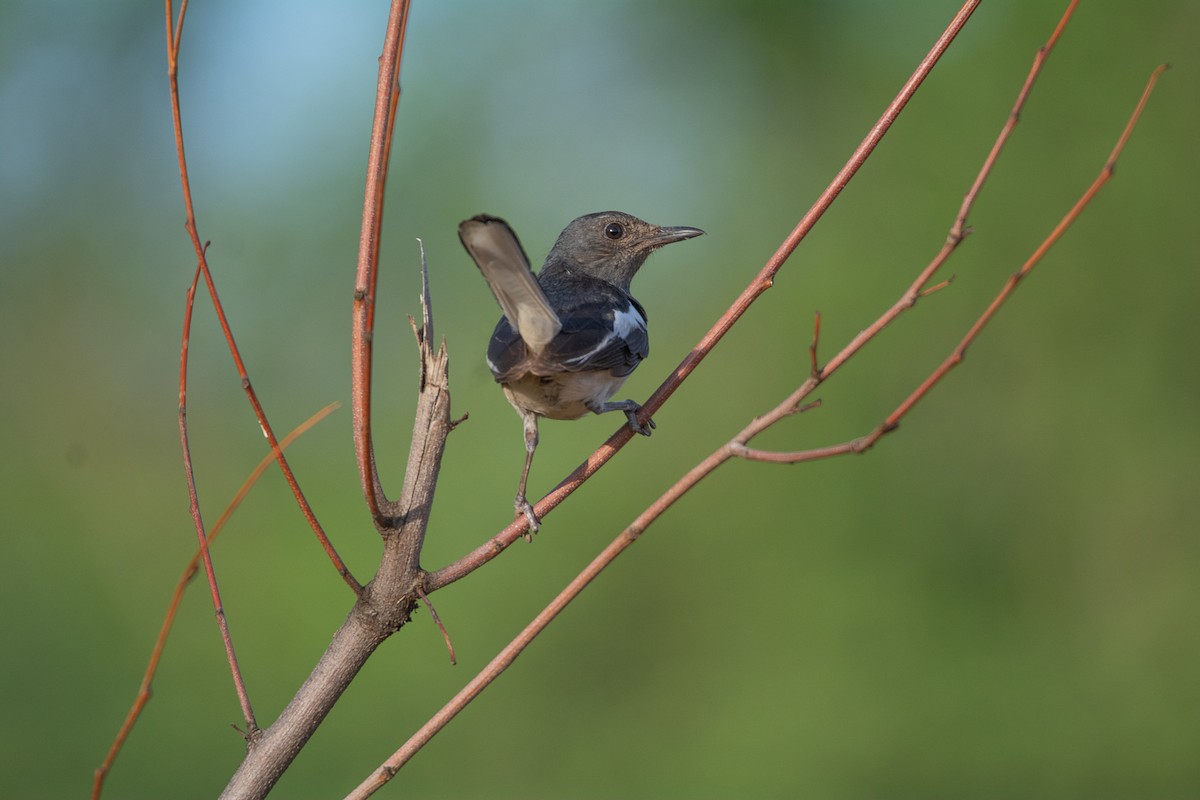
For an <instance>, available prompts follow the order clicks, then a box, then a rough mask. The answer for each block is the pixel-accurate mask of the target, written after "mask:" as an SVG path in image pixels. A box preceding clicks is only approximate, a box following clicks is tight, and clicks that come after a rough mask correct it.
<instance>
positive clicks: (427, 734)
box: [347, 3, 1165, 800]
mask: <svg viewBox="0 0 1200 800" xmlns="http://www.w3.org/2000/svg"><path fill="white" fill-rule="evenodd" d="M1074 5H1075V4H1074V3H1072V4H1071V6H1070V7H1069V8H1068V10H1067V12H1066V14H1064V17H1063V20H1062V21H1061V22H1060V23H1059V26H1058V28H1056V29H1055V33H1054V36H1053V38H1052V39H1051V43H1053V41H1054V40H1056V39H1057V37H1058V35H1059V34H1060V33H1061V30H1062V26H1063V25H1064V24H1065V22H1066V21H1067V20H1068V19H1069V18H1070V15H1071V13H1072V11H1073V9H1074ZM1047 51H1048V48H1043V49H1042V50H1040V51H1039V56H1038V59H1037V61H1036V62H1035V66H1034V69H1033V71H1032V73H1031V76H1036V74H1037V72H1038V71H1039V70H1040V68H1041V62H1042V61H1043V60H1044V54H1045V52H1047ZM1164 69H1165V67H1159V68H1158V69H1156V70H1155V71H1154V73H1153V74H1152V75H1151V77H1150V80H1149V82H1148V84H1147V86H1146V89H1145V91H1144V92H1143V94H1142V97H1141V99H1140V100H1139V102H1138V104H1137V107H1136V109H1135V110H1134V112H1133V114H1132V115H1131V117H1130V119H1129V121H1128V123H1127V124H1126V127H1125V130H1124V131H1123V133H1122V134H1121V137H1120V139H1119V140H1118V143H1117V146H1116V147H1115V148H1114V150H1113V152H1112V154H1111V155H1110V156H1109V159H1108V161H1107V162H1106V164H1105V166H1104V168H1103V170H1102V171H1101V173H1100V176H1099V177H1098V178H1097V179H1096V181H1095V182H1093V184H1092V185H1091V186H1090V187H1089V188H1088V189H1087V191H1085V192H1084V194H1083V195H1082V196H1081V198H1080V199H1079V201H1078V202H1077V203H1076V204H1075V205H1074V207H1072V209H1071V210H1070V212H1068V214H1067V215H1066V217H1064V219H1063V220H1062V222H1060V223H1059V224H1058V225H1057V226H1056V227H1055V228H1054V230H1053V231H1052V232H1051V233H1050V235H1049V236H1048V237H1047V239H1046V240H1045V241H1044V242H1043V243H1042V245H1041V246H1039V247H1038V248H1037V250H1036V251H1035V252H1034V253H1033V255H1031V256H1030V258H1029V259H1028V260H1027V261H1026V263H1025V264H1024V265H1023V266H1022V267H1021V269H1020V270H1019V271H1018V272H1017V273H1016V274H1015V275H1013V276H1012V277H1011V278H1010V279H1009V280H1008V282H1006V284H1005V285H1004V287H1003V289H1001V291H1000V293H999V295H997V297H996V299H995V300H994V301H993V302H992V303H991V305H989V306H988V308H987V309H986V310H985V311H984V313H983V314H982V315H981V317H980V318H979V320H978V321H977V322H976V323H975V324H974V325H972V326H971V328H970V329H969V330H968V332H967V334H966V335H965V336H964V338H963V339H962V341H961V342H960V343H959V345H958V346H957V347H956V348H955V349H954V351H953V352H952V354H951V356H950V357H949V358H947V360H946V361H945V362H943V364H942V365H941V366H939V367H938V368H937V369H936V370H934V372H933V373H932V374H931V375H930V377H929V378H928V379H926V380H925V381H924V382H923V383H922V384H921V385H920V387H918V389H917V390H915V391H914V392H913V393H912V395H910V396H909V398H908V399H906V400H905V401H904V402H903V403H901V404H900V406H899V407H897V409H896V410H895V411H894V412H893V413H892V414H890V415H889V416H888V418H887V419H886V420H885V421H884V422H883V423H881V424H880V425H879V426H877V427H876V428H875V429H874V430H873V431H871V433H869V434H867V435H866V436H863V437H859V438H858V439H854V440H852V441H849V442H844V443H842V444H838V445H832V446H829V447H823V448H816V449H812V450H807V451H799V452H796V453H774V452H770V451H762V450H754V449H751V448H749V447H747V445H746V443H747V442H749V441H750V440H751V439H752V438H753V437H754V436H756V435H757V434H759V433H761V432H762V431H764V430H766V429H767V428H768V427H770V426H772V425H774V424H775V423H777V422H778V421H780V420H781V419H783V418H785V417H788V416H791V415H793V414H796V413H798V412H801V411H805V410H807V409H809V408H812V407H813V405H814V404H811V403H810V404H808V405H804V404H803V401H804V399H805V398H806V397H807V396H808V395H809V394H811V392H812V391H813V390H814V389H815V388H816V387H817V386H818V385H820V384H821V383H822V382H823V381H824V380H826V379H827V377H828V375H829V374H831V373H832V371H833V370H829V369H826V370H820V369H818V368H817V366H816V365H817V358H816V352H817V344H818V338H819V334H820V317H819V316H818V317H817V322H816V324H815V327H814V336H813V342H812V345H811V347H810V352H811V354H812V364H813V369H812V374H811V375H810V376H809V378H808V379H807V380H806V381H805V382H804V383H803V384H802V385H801V386H800V387H799V388H798V389H797V390H796V391H795V392H793V393H792V394H791V395H789V396H788V397H787V398H786V399H785V400H784V401H783V402H782V403H780V404H779V405H777V406H776V407H775V408H774V409H772V410H771V411H770V412H768V413H767V414H766V415H764V416H762V417H758V418H755V419H754V420H753V421H751V423H750V424H749V425H747V426H746V427H745V428H743V430H742V431H741V432H739V433H738V434H737V436H735V437H734V438H733V439H732V440H731V441H730V442H728V443H726V444H725V445H722V446H721V447H719V448H717V450H715V451H714V452H713V453H711V454H710V455H709V456H708V457H707V458H705V459H704V460H702V461H701V462H700V463H698V464H697V465H696V466H694V467H693V468H692V469H691V470H689V471H688V472H687V474H685V475H684V476H683V477H681V478H680V479H679V480H678V481H676V482H675V484H674V485H672V486H671V487H670V488H669V489H668V490H667V491H666V492H664V493H663V494H662V495H661V496H660V497H659V498H658V499H657V500H655V501H654V502H653V503H652V504H651V505H650V506H648V507H647V508H646V509H645V510H644V511H643V512H642V513H641V514H639V515H638V517H637V518H636V519H635V520H634V521H633V522H632V523H631V524H630V525H629V526H628V527H627V528H625V529H624V530H623V531H621V533H620V534H618V535H617V537H616V538H615V539H614V540H613V541H612V542H611V543H609V545H608V546H607V547H605V548H604V550H602V551H601V552H600V553H599V554H598V555H597V556H596V557H595V558H594V559H593V560H592V562H591V563H590V564H589V565H588V566H587V567H586V568H585V569H584V570H583V571H582V572H580V573H579V575H577V576H576V577H575V579H574V580H572V581H571V582H570V583H569V584H568V585H567V587H566V588H564V589H563V590H562V592H560V593H559V595H558V596H557V597H555V598H554V599H553V600H552V601H551V602H550V604H549V605H547V606H546V608H545V609H543V610H542V612H541V613H539V614H538V615H537V616H536V617H535V618H534V619H533V621H531V622H530V623H529V624H528V625H527V626H526V627H525V629H524V630H523V631H521V633H520V634H518V635H517V637H516V638H514V639H513V640H512V641H511V642H510V643H509V644H508V645H506V646H505V647H504V649H503V650H501V651H500V653H498V654H497V655H496V657H495V658H493V659H492V661H491V662H489V663H488V665H487V666H485V667H484V668H483V669H482V670H481V671H480V672H479V673H478V674H477V675H476V676H475V677H474V678H473V679H472V680H471V681H470V682H469V683H468V684H467V685H466V686H465V687H463V689H462V690H461V691H460V692H459V693H458V694H457V695H455V696H454V698H452V699H451V700H450V701H449V702H448V703H446V705H444V706H443V707H442V709H441V710H439V711H438V712H437V713H436V714H435V715H434V716H433V717H432V718H431V719H430V720H429V721H428V722H427V723H425V725H423V726H422V727H421V728H420V730H418V731H417V732H416V733H415V734H413V736H412V737H411V738H410V739H409V740H408V741H407V742H405V743H404V745H402V746H401V747H400V748H399V749H398V750H397V751H396V752H395V753H393V754H392V755H391V756H390V757H389V758H388V759H387V760H386V761H385V762H384V763H383V764H382V765H380V766H379V767H378V768H377V769H376V770H375V771H374V772H372V773H371V775H369V776H368V777H367V778H366V779H365V780H364V781H363V782H362V783H361V784H360V785H359V786H358V787H357V788H356V789H355V790H354V791H353V792H351V793H350V794H349V795H347V800H362V798H366V797H369V796H370V795H372V794H373V793H374V792H375V791H376V790H377V789H379V788H380V787H381V786H383V785H384V784H385V783H387V782H388V781H390V780H391V778H392V777H394V776H395V774H396V773H397V772H398V771H399V769H400V768H401V767H403V766H404V764H406V763H407V762H408V761H409V760H410V759H411V758H412V757H413V756H414V755H416V753H417V752H419V751H420V749H421V748H422V747H424V745H425V744H426V743H428V742H429V741H430V740H431V739H432V738H433V737H434V736H435V735H436V734H437V733H438V732H439V731H440V730H441V729H442V728H444V727H445V726H446V725H447V724H448V723H449V722H450V720H452V719H453V718H454V717H455V716H457V715H458V713H459V712H461V711H462V710H463V709H464V708H465V707H466V706H467V704H468V703H470V702H471V700H473V699H474V698H475V697H477V696H478V695H479V693H480V692H482V691H483V690H484V689H485V688H486V687H487V686H488V685H490V684H491V683H492V682H493V681H494V680H496V678H498V677H499V676H500V674H501V673H503V672H504V670H506V669H507V668H508V667H509V666H511V665H512V663H513V662H514V661H515V660H516V658H517V656H519V655H520V654H521V652H522V651H524V649H525V648H526V647H528V646H529V644H530V643H531V642H532V641H533V640H534V638H536V637H537V635H538V634H539V633H541V632H542V631H543V630H545V628H546V627H547V626H548V625H549V624H550V623H551V622H552V621H553V620H554V619H555V617H557V616H558V614H559V613H560V612H561V611H562V610H563V609H564V608H566V606H567V605H568V604H569V603H570V602H571V601H572V600H573V599H575V598H576V597H577V596H578V595H579V594H580V593H581V592H582V591H583V590H584V588H586V587H587V586H588V585H589V584H590V583H591V582H592V581H593V580H594V579H595V578H596V577H597V576H598V575H599V574H600V573H601V572H602V571H603V570H604V569H605V568H606V567H607V566H608V565H609V564H611V563H612V562H613V561H614V560H615V559H616V557H617V556H619V555H620V554H621V553H622V552H624V551H625V550H626V549H627V548H628V547H629V546H630V545H632V544H633V543H634V542H635V541H637V540H638V538H639V537H640V536H641V535H642V533H644V532H645V531H646V529H647V528H648V527H649V526H650V525H651V524H653V522H654V521H655V520H657V519H658V517H659V516H661V515H662V513H663V512H664V511H666V509H668V508H670V507H671V506H672V505H674V504H675V503H676V502H678V501H679V499H680V498H682V497H683V495H685V494H686V493H687V492H688V491H690V490H691V489H692V488H693V487H694V486H696V485H697V484H698V483H699V482H700V481H701V480H703V479H704V478H705V477H707V476H708V475H709V474H711V473H712V472H713V471H715V470H716V469H717V468H718V467H719V466H721V465H722V464H724V463H725V462H726V461H728V460H729V459H731V458H734V457H741V458H747V459H752V460H760V461H769V462H774V463H797V462H800V461H812V460H816V459H819V458H827V457H832V456H837V455H845V454H851V453H862V452H865V451H866V450H868V449H869V448H870V447H871V446H872V445H874V444H875V442H876V441H878V440H879V439H880V438H881V437H882V436H884V435H886V434H887V433H890V432H891V431H893V430H895V429H896V427H897V426H898V425H899V422H900V419H901V418H902V417H903V416H904V415H905V414H907V413H908V412H909V411H910V410H911V409H912V407H913V406H914V405H915V404H916V403H917V402H918V401H919V400H920V399H921V398H922V397H924V396H925V395H926V394H928V392H929V391H930V390H931V389H932V388H933V386H935V385H936V384H937V383H938V382H939V381H940V380H941V378H942V377H943V376H944V375H945V374H946V373H947V372H948V371H949V370H950V369H951V368H953V366H955V365H956V364H958V363H960V362H961V360H962V355H963V353H964V352H965V350H966V347H967V346H968V345H969V344H970V343H971V342H972V341H974V339H975V338H976V337H977V336H978V334H979V332H980V331H981V330H982V328H983V326H984V325H985V324H986V323H987V321H988V320H990V319H991V317H992V316H994V315H995V313H996V312H997V311H998V310H999V308H1000V306H1001V305H1002V304H1003V303H1004V301H1005V300H1007V298H1008V297H1009V296H1011V294H1012V292H1013V291H1014V290H1015V289H1016V286H1017V284H1018V282H1019V281H1020V279H1021V278H1022V277H1024V276H1025V275H1027V274H1028V273H1029V271H1030V270H1031V269H1032V268H1033V266H1034V265H1035V264H1036V263H1037V262H1038V261H1039V260H1040V259H1041V258H1042V257H1043V256H1044V255H1045V253H1046V252H1047V251H1048V250H1049V248H1050V246H1051V245H1052V244H1053V243H1054V242H1055V241H1057V240H1058V238H1059V237H1061V235H1062V233H1063V232H1064V231H1065V230H1066V228H1067V227H1069V226H1070V224H1071V223H1072V222H1073V221H1074V220H1075V219H1076V218H1077V217H1078V215H1079V213H1080V212H1081V211H1082V210H1083V208H1085V207H1086V206H1087V204H1088V203H1089V202H1090V201H1091V199H1092V198H1093V197H1094V196H1095V195H1096V193H1097V192H1098V191H1099V189H1100V188H1101V187H1102V186H1103V185H1104V183H1106V182H1107V181H1108V180H1109V179H1110V178H1111V177H1112V174H1113V168H1114V165H1115V163H1116V159H1117V157H1118V156H1119V155H1120V152H1121V150H1122V149H1123V148H1124V146H1125V143H1126V142H1127V141H1128V139H1129V136H1130V134H1131V132H1132V130H1133V128H1134V126H1135V125H1136V124H1137V120H1138V118H1139V117H1140V115H1141V113H1142V110H1143V109H1144V107H1145V105H1146V102H1147V100H1148V99H1149V96H1150V92H1151V91H1152V89H1153V87H1154V84H1155V82H1156V81H1157V79H1158V76H1159V75H1160V74H1161V73H1162V72H1163V70H1164ZM1028 85H1029V83H1028V82H1027V86H1028ZM1026 95H1027V92H1026V91H1022V94H1021V96H1020V97H1019V98H1018V101H1017V108H1018V109H1019V108H1020V106H1021V105H1022V104H1023V103H1024V98H1025V96H1026ZM1009 132H1011V127H1010V126H1008V125H1006V127H1005V130H1004V131H1002V133H1001V136H1000V143H1001V144H1002V143H1003V140H1004V139H1005V138H1006V137H1007V136H1008V134H1009ZM995 152H997V150H996V149H995V148H994V149H993V153H995ZM994 161H995V159H994V158H993V157H991V156H989V158H988V159H987V160H986V161H985V165H984V167H983V169H982V170H981V179H979V180H977V181H976V187H978V186H980V185H982V178H984V177H986V174H987V173H988V172H989V171H990V170H991V168H992V164H993V163H994ZM977 192H978V188H973V189H972V192H970V193H969V194H968V197H969V198H972V199H973V196H974V195H975V194H977ZM964 208H969V204H965V205H964ZM960 216H961V215H960ZM926 272H929V270H928V268H927V269H926V270H924V271H923V272H922V275H925V273H926ZM927 280H928V278H926V281H927ZM934 288H937V287H934ZM889 313H891V311H890V310H889V311H888V312H885V314H884V317H886V316H887V314H889ZM884 317H881V318H880V319H883V318H884ZM872 327H873V328H875V329H876V331H878V330H882V328H883V327H884V326H883V325H879V324H877V325H875V326H872ZM868 338H869V337H868ZM859 339H860V337H856V338H855V340H854V341H852V342H851V343H850V344H849V345H847V348H846V349H847V350H848V349H851V348H853V350H852V352H851V354H853V352H857V350H858V349H861V347H862V345H863V343H864V342H860V341H859ZM845 352H846V350H843V353H845ZM846 357H848V356H846ZM844 361H845V359H844V358H843V359H842V361H841V363H844Z"/></svg>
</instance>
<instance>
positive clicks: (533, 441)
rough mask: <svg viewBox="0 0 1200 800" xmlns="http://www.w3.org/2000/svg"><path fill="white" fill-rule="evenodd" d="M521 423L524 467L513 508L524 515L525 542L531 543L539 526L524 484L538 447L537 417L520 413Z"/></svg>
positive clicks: (523, 412)
mask: <svg viewBox="0 0 1200 800" xmlns="http://www.w3.org/2000/svg"><path fill="white" fill-rule="evenodd" d="M520 413H521V421H522V422H524V423H525V467H524V468H523V469H522V470H521V482H520V483H519V484H518V485H517V496H516V497H515V498H513V507H514V508H516V510H517V513H518V514H524V515H525V519H527V520H529V533H526V534H525V540H526V541H528V542H532V541H533V536H532V535H531V534H534V533H537V530H538V528H539V527H541V526H540V524H539V522H538V518H537V514H534V513H533V506H531V505H529V501H528V500H526V499H525V482H526V481H527V480H529V467H530V466H532V464H533V451H534V450H537V446H538V419H537V418H538V415H537V414H535V413H533V412H532V411H521V412H520Z"/></svg>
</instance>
